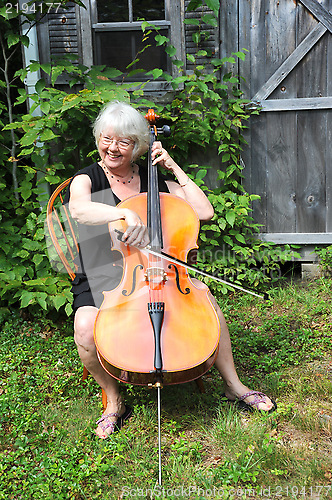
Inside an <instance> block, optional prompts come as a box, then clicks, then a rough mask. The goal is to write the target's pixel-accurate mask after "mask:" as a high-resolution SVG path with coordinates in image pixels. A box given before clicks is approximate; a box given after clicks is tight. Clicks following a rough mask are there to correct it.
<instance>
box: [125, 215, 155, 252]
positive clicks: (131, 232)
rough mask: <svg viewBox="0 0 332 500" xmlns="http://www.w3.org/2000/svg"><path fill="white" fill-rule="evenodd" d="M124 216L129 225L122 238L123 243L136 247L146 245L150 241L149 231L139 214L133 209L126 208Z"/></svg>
mask: <svg viewBox="0 0 332 500" xmlns="http://www.w3.org/2000/svg"><path fill="white" fill-rule="evenodd" d="M122 218H124V220H125V221H126V223H127V226H128V227H127V229H126V230H125V232H124V233H123V236H122V238H121V240H122V241H123V243H125V244H126V245H132V246H134V247H142V248H144V247H146V245H148V244H149V243H150V238H149V233H148V229H147V227H146V226H145V225H144V223H143V221H142V219H141V218H140V217H139V215H137V213H136V212H134V211H133V210H129V209H124V213H123V217H122Z"/></svg>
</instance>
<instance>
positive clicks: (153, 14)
mask: <svg viewBox="0 0 332 500" xmlns="http://www.w3.org/2000/svg"><path fill="white" fill-rule="evenodd" d="M133 12H134V21H138V20H139V19H142V18H143V19H145V20H146V21H155V20H156V19H160V20H162V19H165V1H164V0H155V1H154V0H133Z"/></svg>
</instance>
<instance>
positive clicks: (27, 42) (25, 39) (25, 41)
mask: <svg viewBox="0 0 332 500" xmlns="http://www.w3.org/2000/svg"><path fill="white" fill-rule="evenodd" d="M20 39H21V42H22V45H24V47H29V45H30V39H29V37H28V36H26V35H21V36H20Z"/></svg>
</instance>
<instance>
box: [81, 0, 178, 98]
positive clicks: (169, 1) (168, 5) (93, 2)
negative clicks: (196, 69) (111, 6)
mask: <svg viewBox="0 0 332 500" xmlns="http://www.w3.org/2000/svg"><path fill="white" fill-rule="evenodd" d="M87 3H89V13H88V16H89V21H90V30H91V31H90V32H91V38H90V39H91V41H92V43H91V44H89V43H86V44H84V45H85V47H83V59H86V58H87V59H88V60H89V61H91V62H92V61H94V59H95V57H94V56H95V50H96V43H95V36H94V34H95V33H97V32H102V31H112V30H115V31H140V30H141V26H142V22H140V21H128V22H114V23H112V22H107V23H104V22H103V23H98V22H97V21H98V17H97V0H88V2H87ZM183 18H184V0H165V19H164V20H156V21H151V23H152V24H154V25H155V26H157V27H160V28H161V29H163V28H164V29H168V30H169V39H170V43H171V44H172V45H174V47H175V48H176V50H177V52H176V57H177V59H180V60H183V55H184V24H183ZM89 45H90V51H89ZM88 52H90V53H89V54H88ZM167 70H168V71H169V72H170V71H172V73H173V76H176V75H177V74H178V73H177V71H178V70H177V68H176V67H175V66H174V65H173V68H171V63H170V61H169V62H168V67H167ZM169 88H170V85H169V83H168V82H166V81H163V80H160V81H159V80H158V81H150V82H148V83H147V84H146V85H145V90H164V89H165V90H167V89H169Z"/></svg>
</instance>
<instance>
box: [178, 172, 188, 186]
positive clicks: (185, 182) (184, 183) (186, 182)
mask: <svg viewBox="0 0 332 500" xmlns="http://www.w3.org/2000/svg"><path fill="white" fill-rule="evenodd" d="M189 181H190V177H189V176H188V175H187V180H185V181H184V182H183V183H181V182H180V183H179V184H180V187H182V188H184V187H186V186H187V184H188V182H189Z"/></svg>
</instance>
